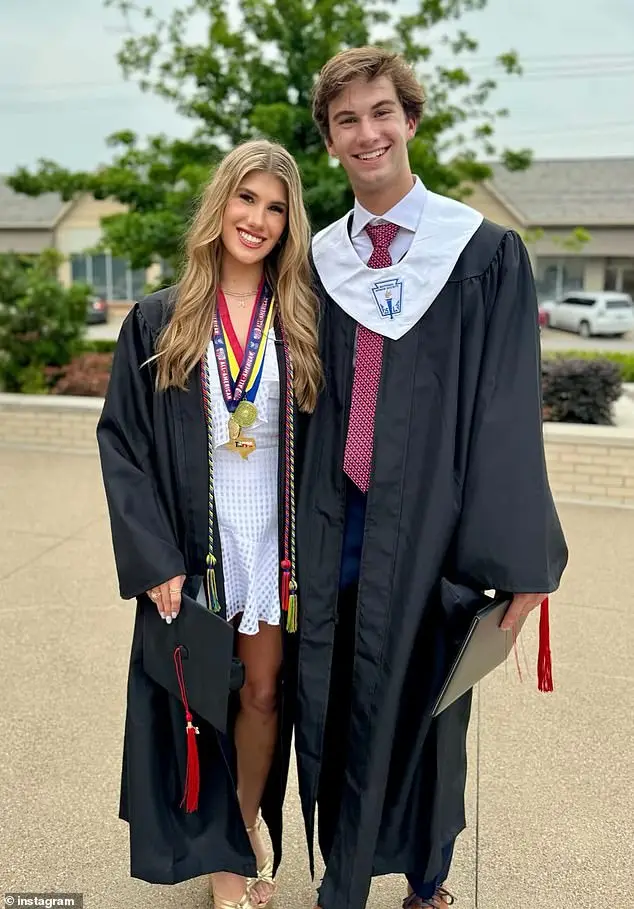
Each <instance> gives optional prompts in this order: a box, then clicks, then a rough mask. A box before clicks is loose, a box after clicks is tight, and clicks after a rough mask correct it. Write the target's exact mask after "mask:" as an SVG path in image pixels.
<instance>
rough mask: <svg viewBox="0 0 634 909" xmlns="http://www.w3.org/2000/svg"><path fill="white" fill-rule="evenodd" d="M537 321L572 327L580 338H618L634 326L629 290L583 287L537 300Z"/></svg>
mask: <svg viewBox="0 0 634 909" xmlns="http://www.w3.org/2000/svg"><path fill="white" fill-rule="evenodd" d="M539 311H540V324H541V322H542V320H543V321H545V323H546V324H547V325H548V327H549V328H562V329H564V330H565V331H574V332H577V334H580V335H581V337H582V338H590V337H592V335H613V336H615V337H617V338H621V337H623V335H624V334H625V333H626V332H628V331H631V330H632V329H633V328H634V303H633V302H632V298H631V297H630V295H629V294H620V293H615V292H614V291H607V290H602V291H596V292H594V291H582V290H578V291H575V292H574V293H570V294H565V295H564V296H563V297H560V298H559V299H558V300H546V301H545V302H543V303H541V304H540V307H539Z"/></svg>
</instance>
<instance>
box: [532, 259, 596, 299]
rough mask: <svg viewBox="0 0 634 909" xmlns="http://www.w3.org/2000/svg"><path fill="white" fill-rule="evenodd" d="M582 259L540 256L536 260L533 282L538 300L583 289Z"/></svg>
mask: <svg viewBox="0 0 634 909" xmlns="http://www.w3.org/2000/svg"><path fill="white" fill-rule="evenodd" d="M583 271H584V262H583V259H576V258H574V259H573V258H572V257H567V258H554V257H549V256H542V257H540V258H539V259H538V261H537V268H536V273H535V283H536V285H537V296H538V298H539V300H540V301H541V300H549V299H552V298H557V297H561V296H563V295H564V294H567V293H571V292H572V291H575V290H583Z"/></svg>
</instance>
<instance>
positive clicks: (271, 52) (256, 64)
mask: <svg viewBox="0 0 634 909" xmlns="http://www.w3.org/2000/svg"><path fill="white" fill-rule="evenodd" d="M105 2H106V5H107V6H110V7H114V8H117V9H118V10H119V11H120V12H121V14H122V15H123V16H124V17H125V19H126V20H127V23H128V26H129V30H130V34H129V37H127V38H126V39H125V40H124V42H123V46H122V48H121V51H120V53H119V56H118V59H119V62H120V64H121V66H122V68H123V72H124V74H125V75H126V77H128V78H135V79H137V80H138V82H139V85H140V87H141V89H142V90H144V91H146V92H153V93H155V94H157V95H159V96H161V97H162V98H164V99H167V100H168V101H170V102H172V103H173V104H174V105H175V107H176V109H177V110H178V112H179V113H180V114H181V115H183V116H184V117H186V118H189V119H190V120H191V122H192V127H193V129H192V135H191V137H190V139H189V140H187V141H181V140H177V141H175V140H172V139H170V138H168V137H166V136H155V137H152V138H150V139H148V140H143V139H142V138H141V137H139V136H137V135H136V134H135V133H134V132H132V131H129V130H124V131H121V132H118V133H116V134H115V135H113V136H111V137H110V140H109V141H110V145H111V146H112V148H113V150H114V157H113V160H112V163H111V164H110V165H109V166H107V167H104V168H101V169H100V170H98V171H97V172H96V173H71V172H69V171H67V170H66V169H64V168H61V167H59V166H58V165H57V164H55V163H54V162H52V161H46V160H43V161H41V162H40V164H39V167H38V168H37V170H36V172H35V173H30V172H28V171H27V170H25V169H20V170H19V171H18V172H17V173H16V174H15V175H14V176H13V178H12V179H11V180H10V182H11V185H12V186H13V187H14V188H15V189H16V190H18V191H21V192H25V193H28V194H38V193H41V192H45V191H51V190H54V191H58V192H61V193H62V195H63V197H64V198H65V199H70V198H72V197H73V196H74V195H75V194H76V193H78V192H82V191H85V192H90V193H92V194H93V195H94V196H95V197H96V198H98V199H101V198H106V197H108V196H112V197H114V198H116V199H118V200H120V201H121V202H124V203H126V204H127V205H128V206H129V212H128V213H126V214H118V215H114V216H111V217H109V218H107V219H105V220H104V232H105V236H104V245H105V246H107V247H109V248H110V249H111V250H112V252H113V254H115V255H123V256H127V257H129V258H130V261H131V264H132V265H133V266H134V267H143V266H145V265H148V264H149V263H150V262H151V261H152V260H154V259H156V258H157V257H160V258H163V259H166V260H168V261H169V262H170V263H171V264H172V265H174V266H177V265H178V261H179V256H180V243H181V238H182V236H183V233H184V229H185V225H186V223H187V219H188V217H189V216H190V213H191V210H192V205H193V203H194V201H195V199H196V198H197V196H198V194H199V192H200V189H201V187H202V186H203V185H204V183H205V182H206V181H207V179H208V177H209V172H210V167H213V164H214V162H216V161H217V160H218V158H219V157H220V156H221V155H222V154H223V152H224V151H225V150H226V149H227V148H230V147H232V146H233V145H235V144H236V143H238V142H240V141H243V140H244V139H247V138H251V137H254V136H266V137H268V138H271V139H274V140H277V141H279V142H281V143H282V144H283V145H285V147H286V148H288V150H289V151H290V152H291V153H292V154H293V155H294V156H295V157H296V159H297V161H298V163H299V166H300V169H301V171H302V176H303V180H304V186H305V197H306V202H307V205H308V208H309V212H310V216H311V221H312V224H313V226H314V228H315V229H319V228H320V227H322V226H324V225H325V224H326V223H328V222H329V221H331V220H332V219H334V218H336V217H338V216H340V215H341V213H342V212H343V211H345V209H346V207H348V206H349V205H350V203H351V195H350V190H349V188H348V186H347V181H346V179H345V174H344V173H343V172H342V170H341V168H339V167H336V166H332V163H331V162H330V161H329V159H328V156H327V154H326V152H325V150H324V147H323V142H322V140H321V137H320V136H319V133H318V131H317V130H316V128H315V127H314V125H313V123H312V119H311V114H310V95H311V90H312V86H313V82H314V77H315V74H316V73H317V72H318V70H319V69H320V68H321V66H322V65H323V64H324V62H325V61H326V60H327V59H328V58H329V57H331V56H332V55H333V54H335V53H336V52H337V51H339V50H340V49H341V48H343V47H349V46H357V45H361V44H364V43H368V42H370V41H377V40H378V41H380V43H382V44H384V45H386V46H388V47H393V48H394V49H397V50H399V51H401V52H402V53H403V54H404V55H405V57H406V58H407V59H408V60H409V61H410V62H411V63H412V64H413V65H414V66H415V67H416V71H417V73H418V75H419V76H420V78H421V80H422V81H423V84H424V85H425V88H426V93H427V105H426V113H425V116H424V118H423V121H422V123H421V125H420V128H419V130H418V132H417V135H416V137H415V138H414V139H413V140H412V142H411V145H410V157H411V161H412V167H413V169H414V171H415V172H416V173H418V174H420V175H421V176H422V177H424V180H425V183H426V184H427V185H428V186H429V187H430V189H433V190H435V191H437V192H440V193H444V194H447V195H453V196H459V195H461V193H462V189H461V188H462V187H463V186H464V185H465V184H466V183H469V182H471V183H473V182H478V181H480V180H482V179H484V178H486V177H487V176H489V169H488V167H487V166H486V165H485V164H483V163H482V162H481V160H480V156H482V155H484V156H485V157H489V158H490V157H492V156H493V155H494V154H495V153H496V148H495V146H494V144H493V137H494V129H495V122H496V120H497V118H498V117H502V116H506V114H507V113H508V112H507V111H504V110H497V111H492V110H490V109H489V105H490V101H491V94H492V92H493V90H494V89H495V82H494V81H493V80H492V79H489V78H486V79H483V80H477V79H474V77H473V76H472V75H471V74H470V70H469V63H468V61H469V57H470V55H473V54H474V52H475V51H477V49H478V45H477V43H476V42H475V41H474V40H473V39H472V38H470V37H469V35H468V34H466V32H465V31H464V30H462V29H460V27H459V20H460V17H461V16H462V15H463V14H465V13H468V12H472V11H475V10H481V9H483V8H484V7H485V6H486V3H487V0H420V2H419V6H418V9H417V10H416V11H415V12H413V13H411V14H407V15H399V14H398V10H397V6H396V4H395V3H393V2H392V0H238V4H237V7H238V8H237V14H236V15H235V16H234V15H231V16H230V14H229V9H228V5H227V3H226V2H225V0H190V2H188V3H187V2H185V0H184V2H185V5H183V6H182V7H181V8H179V9H177V10H175V11H174V12H173V13H172V14H171V15H169V16H167V17H166V18H162V17H161V16H159V15H157V14H156V13H155V12H154V10H153V9H152V7H151V6H150V7H146V8H144V7H142V6H138V5H137V4H136V3H134V2H130V0H105ZM432 35H433V38H434V40H433V48H435V49H436V50H434V49H433V48H432V44H431V42H430V36H432ZM197 36H198V37H197ZM435 54H439V55H440V61H441V62H434V59H435ZM436 59H437V58H436ZM447 61H450V65H448V64H447ZM493 63H495V64H497V65H498V66H499V67H500V69H501V71H503V72H505V73H515V74H519V73H520V71H521V70H520V66H519V62H518V59H517V55H516V54H515V53H514V52H512V51H511V52H508V53H504V54H501V55H500V56H499V57H498V58H497V59H496V60H495V61H492V64H493ZM502 155H503V158H504V160H505V161H506V163H507V166H508V167H510V168H512V169H521V168H524V167H526V166H527V165H528V164H529V162H530V153H529V152H528V151H527V150H522V151H516V152H511V151H506V152H503V153H502Z"/></svg>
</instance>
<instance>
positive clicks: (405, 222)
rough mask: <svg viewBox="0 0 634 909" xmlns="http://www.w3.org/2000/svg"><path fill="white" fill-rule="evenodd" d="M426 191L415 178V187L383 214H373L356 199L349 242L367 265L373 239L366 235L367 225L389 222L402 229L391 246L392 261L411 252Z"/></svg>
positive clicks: (395, 261)
mask: <svg viewBox="0 0 634 909" xmlns="http://www.w3.org/2000/svg"><path fill="white" fill-rule="evenodd" d="M425 197H426V190H425V187H424V186H423V184H422V183H421V181H420V179H419V178H418V177H415V178H414V185H413V186H412V188H411V189H410V191H409V192H408V193H407V195H406V196H403V198H402V199H401V200H400V201H399V202H397V203H396V205H395V206H394V207H393V208H391V209H390V210H389V211H386V212H385V214H384V215H380V216H378V215H373V214H372V212H369V211H367V209H365V208H364V207H363V205H361V203H360V202H359V201H358V200H356V199H355V203H354V215H353V218H352V227H351V229H350V239H351V240H352V245H353V246H354V248H355V251H356V253H357V255H358V256H359V258H360V259H361V261H362V262H363V264H364V265H367V264H368V260H369V258H370V256H371V255H372V250H373V249H374V247H373V246H372V240H370V237H369V236H368V234H367V233H366V230H365V228H366V227H367V226H368V224H385V222H386V221H389V222H390V223H392V224H398V226H399V228H400V230H399V232H398V233H397V235H396V236H395V237H394V239H393V240H392V242H391V244H390V255H391V256H392V262H393V263H394V264H396V263H397V262H400V260H401V259H402V258H403V256H404V255H405V253H406V252H407V251H408V250H409V248H410V246H411V245H412V240H413V239H414V234H415V233H416V229H417V227H418V224H419V221H420V218H421V215H422V213H423V206H424V204H425Z"/></svg>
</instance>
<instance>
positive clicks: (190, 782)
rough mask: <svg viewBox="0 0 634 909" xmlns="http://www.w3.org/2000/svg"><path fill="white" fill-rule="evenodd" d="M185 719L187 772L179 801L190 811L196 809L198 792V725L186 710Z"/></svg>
mask: <svg viewBox="0 0 634 909" xmlns="http://www.w3.org/2000/svg"><path fill="white" fill-rule="evenodd" d="M185 718H186V720H187V773H186V775H185V791H184V793H183V799H182V801H181V808H182V807H183V804H184V805H185V811H188V812H192V811H197V810H198V794H199V792H200V764H199V762H198V746H197V745H196V736H197V735H198V726H194V724H193V723H192V715H191V713H189V711H187V713H186V714H185Z"/></svg>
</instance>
